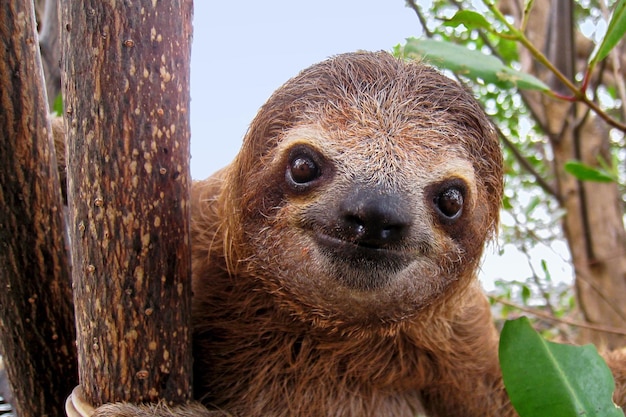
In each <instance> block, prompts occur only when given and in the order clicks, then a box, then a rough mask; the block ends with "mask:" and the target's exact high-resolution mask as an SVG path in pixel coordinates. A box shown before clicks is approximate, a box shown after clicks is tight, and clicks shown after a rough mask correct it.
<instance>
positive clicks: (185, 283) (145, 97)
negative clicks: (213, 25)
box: [61, 0, 192, 406]
mask: <svg viewBox="0 0 626 417" xmlns="http://www.w3.org/2000/svg"><path fill="white" fill-rule="evenodd" d="M191 14H192V1H191V0H172V1H158V0H138V1H125V2H121V1H118V2H115V1H102V0H88V1H80V2H78V1H69V0H63V1H62V2H61V31H62V42H61V43H62V55H63V59H62V85H63V87H62V91H63V96H64V99H65V118H66V124H65V125H66V136H67V139H68V152H67V156H68V160H67V165H68V179H69V180H68V202H69V206H70V220H69V229H70V237H71V243H72V254H73V265H74V267H73V271H72V272H73V273H72V275H73V283H74V299H75V306H76V321H77V333H78V334H77V345H78V356H79V375H80V385H81V387H82V390H83V393H84V396H85V399H86V400H87V401H88V402H90V403H91V404H92V405H94V406H99V405H101V404H103V403H107V402H115V401H128V402H133V403H140V402H155V401H158V400H163V399H164V400H166V401H167V402H168V403H169V404H177V403H184V402H187V401H188V400H189V399H190V398H191V394H192V390H191V349H190V347H191V331H190V299H191V287H190V284H191V260H190V259H191V258H190V240H189V216H190V211H189V188H190V173H189V136H190V135H189V103H190V98H189V62H190V43H191Z"/></svg>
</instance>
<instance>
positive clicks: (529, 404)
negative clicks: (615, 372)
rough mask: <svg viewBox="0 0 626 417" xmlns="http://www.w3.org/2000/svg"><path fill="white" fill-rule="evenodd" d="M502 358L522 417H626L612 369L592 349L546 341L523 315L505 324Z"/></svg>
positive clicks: (506, 381) (507, 384)
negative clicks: (614, 397)
mask: <svg viewBox="0 0 626 417" xmlns="http://www.w3.org/2000/svg"><path fill="white" fill-rule="evenodd" d="M499 354H500V364H501V366H502V376H503V379H504V384H505V387H506V390H507V392H508V394H509V398H510V399H511V403H512V404H513V406H514V407H515V409H516V411H517V412H518V413H519V415H520V417H575V416H589V417H593V416H598V417H600V416H601V417H624V413H623V412H622V411H621V409H620V408H618V407H617V406H616V405H615V404H614V403H613V401H612V394H613V391H614V390H615V382H614V381H613V376H612V375H611V371H610V370H609V368H608V366H607V365H606V363H604V360H603V359H602V357H601V356H600V355H598V352H597V351H596V349H595V347H594V346H593V345H586V346H571V345H564V344H559V343H553V342H548V341H546V340H545V339H543V338H542V337H541V336H539V334H537V333H536V332H535V331H534V330H533V328H532V326H531V325H530V321H529V320H528V319H527V318H525V317H522V318H519V319H517V320H513V321H509V322H507V323H506V324H505V326H504V329H502V335H501V338H500V350H499Z"/></svg>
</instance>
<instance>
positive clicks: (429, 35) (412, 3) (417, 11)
mask: <svg viewBox="0 0 626 417" xmlns="http://www.w3.org/2000/svg"><path fill="white" fill-rule="evenodd" d="M406 4H407V5H408V6H409V7H410V8H411V9H413V11H414V12H415V14H416V15H417V19H418V20H419V21H420V24H421V25H422V29H424V33H425V34H426V37H427V38H432V37H433V33H432V32H431V31H430V30H428V25H427V24H426V18H425V17H424V15H423V14H422V11H421V10H420V8H419V6H418V5H417V4H416V3H415V0H407V2H406Z"/></svg>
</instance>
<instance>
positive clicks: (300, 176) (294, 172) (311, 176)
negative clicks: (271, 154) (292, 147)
mask: <svg viewBox="0 0 626 417" xmlns="http://www.w3.org/2000/svg"><path fill="white" fill-rule="evenodd" d="M319 175H320V170H319V167H318V166H317V164H316V163H315V161H314V160H313V159H312V158H310V157H308V156H306V155H300V156H297V157H295V158H293V159H292V160H291V162H290V164H289V176H290V178H291V180H292V181H293V182H295V183H296V184H306V183H308V182H311V181H313V180H315V179H316V178H317V177H319Z"/></svg>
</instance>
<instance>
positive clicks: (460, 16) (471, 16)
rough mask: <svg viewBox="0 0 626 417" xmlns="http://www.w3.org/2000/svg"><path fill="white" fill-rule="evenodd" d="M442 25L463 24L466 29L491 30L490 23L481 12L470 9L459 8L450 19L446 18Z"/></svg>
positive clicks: (454, 25) (453, 25)
mask: <svg viewBox="0 0 626 417" xmlns="http://www.w3.org/2000/svg"><path fill="white" fill-rule="evenodd" d="M444 25H446V26H452V27H457V26H459V25H464V26H465V27H466V28H468V29H485V30H493V28H492V27H491V24H490V23H489V22H488V21H487V19H485V17H484V16H483V15H482V14H480V13H477V12H474V11H471V10H459V11H458V12H456V14H455V15H454V16H452V17H451V18H450V19H446V20H445V21H444Z"/></svg>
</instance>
